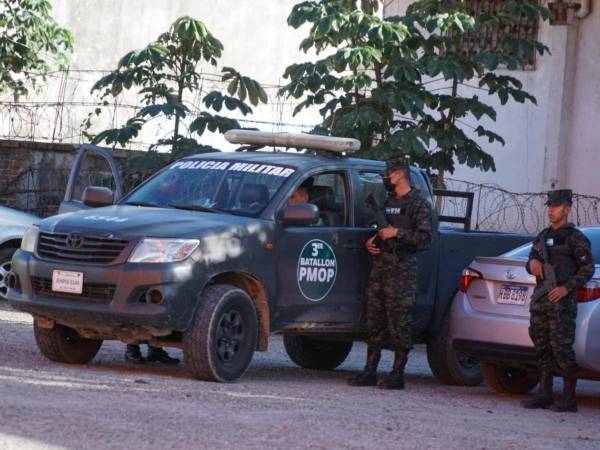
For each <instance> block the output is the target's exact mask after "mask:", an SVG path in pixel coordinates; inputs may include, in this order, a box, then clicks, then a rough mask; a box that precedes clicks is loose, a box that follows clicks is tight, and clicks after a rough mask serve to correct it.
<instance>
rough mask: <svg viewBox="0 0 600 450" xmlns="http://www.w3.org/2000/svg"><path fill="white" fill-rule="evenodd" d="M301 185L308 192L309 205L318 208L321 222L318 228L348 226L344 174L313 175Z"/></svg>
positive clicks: (346, 190)
mask: <svg viewBox="0 0 600 450" xmlns="http://www.w3.org/2000/svg"><path fill="white" fill-rule="evenodd" d="M302 185H303V186H305V187H306V188H307V190H308V198H309V203H313V204H315V205H317V207H318V208H319V216H320V217H321V220H320V222H319V224H317V225H318V226H325V227H346V226H348V189H347V183H346V176H345V174H344V173H341V172H328V173H322V174H318V175H314V176H312V177H311V178H309V179H308V180H305V181H304V182H303V183H302Z"/></svg>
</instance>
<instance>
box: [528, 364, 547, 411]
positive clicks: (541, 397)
mask: <svg viewBox="0 0 600 450" xmlns="http://www.w3.org/2000/svg"><path fill="white" fill-rule="evenodd" d="M552 381H553V374H552V371H551V370H549V369H544V370H542V372H541V373H540V389H539V391H538V393H537V394H535V395H534V396H533V398H532V399H531V400H523V401H522V402H521V406H522V407H523V408H528V409H546V408H549V407H550V406H552V404H553V403H554V396H553V395H552Z"/></svg>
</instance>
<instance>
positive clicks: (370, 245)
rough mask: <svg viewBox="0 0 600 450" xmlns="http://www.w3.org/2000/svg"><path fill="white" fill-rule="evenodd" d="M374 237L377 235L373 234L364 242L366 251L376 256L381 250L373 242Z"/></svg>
mask: <svg viewBox="0 0 600 450" xmlns="http://www.w3.org/2000/svg"><path fill="white" fill-rule="evenodd" d="M375 237H377V235H375V236H373V237H372V238H371V239H369V240H368V241H367V242H365V247H366V248H367V251H368V252H369V253H370V254H371V255H373V256H377V255H379V254H380V253H381V250H379V249H378V248H377V246H376V245H375V243H374V241H375Z"/></svg>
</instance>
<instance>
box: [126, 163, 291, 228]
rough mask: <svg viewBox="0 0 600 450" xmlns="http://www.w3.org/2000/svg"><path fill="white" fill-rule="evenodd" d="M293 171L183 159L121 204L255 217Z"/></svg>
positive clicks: (281, 167)
mask: <svg viewBox="0 0 600 450" xmlns="http://www.w3.org/2000/svg"><path fill="white" fill-rule="evenodd" d="M294 172H295V169H294V168H292V167H288V166H282V165H274V164H261V163H255V162H245V161H231V160H228V161H223V160H213V159H185V160H180V161H177V162H175V163H173V164H171V165H170V166H168V167H167V168H165V169H164V170H162V171H161V172H159V173H157V174H156V175H155V176H154V177H152V178H151V179H150V180H148V181H147V182H146V183H145V184H143V185H142V186H141V187H140V188H138V189H137V190H135V191H134V192H132V193H131V194H130V195H128V196H127V197H126V198H125V199H124V200H123V201H122V202H121V203H122V204H126V205H127V204H131V205H142V206H158V207H166V208H179V209H189V210H192V211H209V212H210V211H219V212H229V213H232V214H240V215H247V216H256V215H258V214H260V213H261V212H262V210H263V209H264V208H265V207H266V206H267V204H268V203H269V202H270V201H271V199H272V198H273V196H274V195H275V193H276V192H277V191H278V190H279V188H280V187H281V186H282V185H283V183H284V182H285V181H286V180H287V179H288V178H289V177H290V176H291V175H292V174H293V173H294Z"/></svg>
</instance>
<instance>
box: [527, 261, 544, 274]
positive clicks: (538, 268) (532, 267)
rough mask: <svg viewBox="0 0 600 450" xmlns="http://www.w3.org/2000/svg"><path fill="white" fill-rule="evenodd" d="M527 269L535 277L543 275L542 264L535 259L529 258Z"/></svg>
mask: <svg viewBox="0 0 600 450" xmlns="http://www.w3.org/2000/svg"><path fill="white" fill-rule="evenodd" d="M529 271H530V272H531V274H532V275H535V276H536V277H540V278H543V277H544V266H543V265H542V263H541V262H539V261H538V260H537V259H531V260H529Z"/></svg>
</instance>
